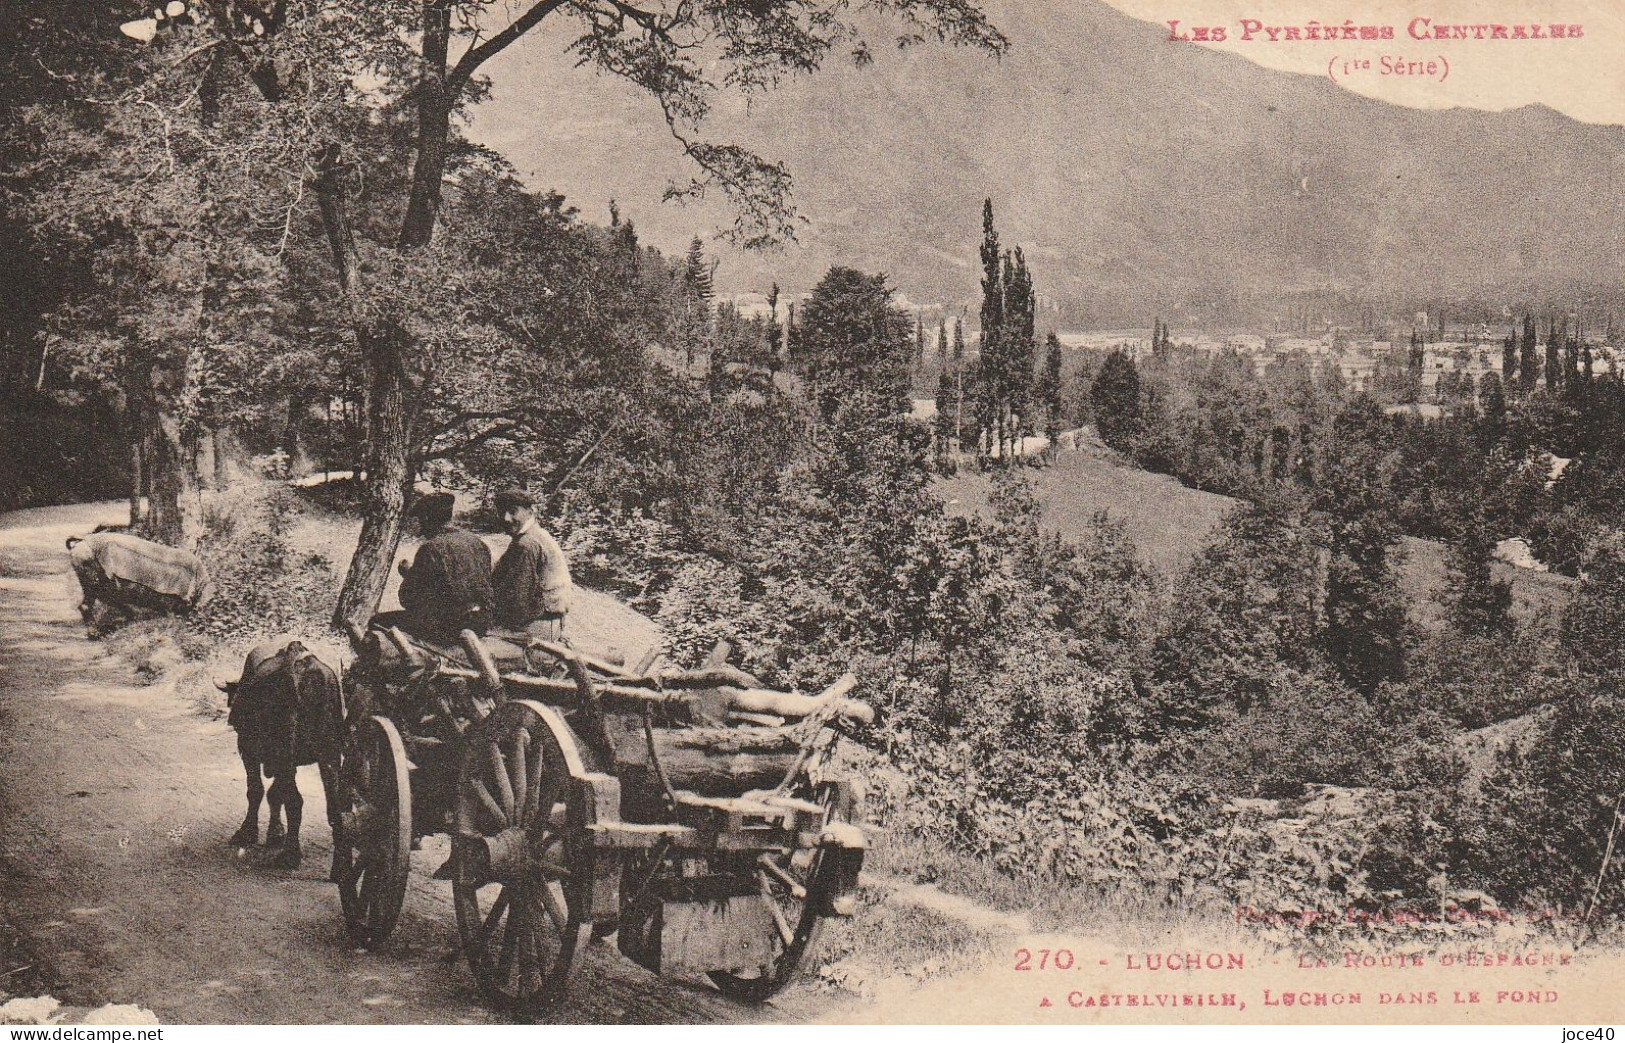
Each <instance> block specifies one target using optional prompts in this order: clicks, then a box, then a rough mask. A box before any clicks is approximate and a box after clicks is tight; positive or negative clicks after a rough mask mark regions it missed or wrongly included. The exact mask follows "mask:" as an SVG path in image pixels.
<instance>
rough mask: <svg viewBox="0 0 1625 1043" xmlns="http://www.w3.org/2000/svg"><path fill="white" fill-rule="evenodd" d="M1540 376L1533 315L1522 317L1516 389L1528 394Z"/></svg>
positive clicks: (1538, 350) (1538, 351)
mask: <svg viewBox="0 0 1625 1043" xmlns="http://www.w3.org/2000/svg"><path fill="white" fill-rule="evenodd" d="M1539 378H1540V346H1539V345H1538V344H1537V343H1536V337H1535V317H1534V316H1533V315H1525V316H1524V317H1523V337H1522V339H1520V340H1519V342H1518V390H1520V391H1522V392H1523V393H1524V394H1526V395H1527V394H1529V393H1530V392H1532V391H1534V390H1535V385H1536V384H1537V383H1538V382H1539Z"/></svg>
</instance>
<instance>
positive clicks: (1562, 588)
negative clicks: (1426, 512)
mask: <svg viewBox="0 0 1625 1043" xmlns="http://www.w3.org/2000/svg"><path fill="white" fill-rule="evenodd" d="M1027 473H1028V474H1029V475H1030V476H1031V477H1032V480H1033V484H1034V487H1035V493H1036V495H1037V496H1038V500H1039V502H1040V503H1041V504H1043V506H1044V523H1045V525H1046V526H1048V527H1050V528H1053V529H1055V530H1057V531H1059V532H1060V533H1061V534H1062V535H1069V536H1070V535H1077V534H1079V533H1081V532H1082V531H1083V529H1084V527H1085V526H1086V525H1087V524H1088V522H1089V519H1091V518H1092V517H1094V516H1095V515H1096V514H1099V513H1101V512H1105V514H1106V515H1107V516H1108V517H1110V518H1112V519H1113V520H1116V521H1120V522H1122V523H1124V524H1125V525H1126V526H1127V527H1128V531H1129V535H1130V536H1132V537H1133V539H1134V541H1135V543H1136V544H1138V546H1139V548H1140V555H1141V557H1142V559H1143V560H1144V561H1145V562H1146V563H1147V564H1148V565H1151V566H1152V567H1153V568H1155V569H1156V570H1157V571H1158V572H1160V573H1161V574H1162V575H1163V576H1164V577H1165V578H1167V579H1170V580H1171V579H1173V578H1174V577H1176V576H1178V575H1179V573H1181V572H1182V571H1184V569H1185V568H1186V567H1188V566H1189V564H1190V562H1191V560H1192V559H1193V558H1195V557H1196V555H1197V553H1198V552H1199V551H1201V549H1202V547H1203V546H1205V545H1206V544H1207V543H1208V541H1209V540H1210V539H1211V538H1212V536H1213V533H1214V530H1216V529H1217V528H1218V527H1219V524H1220V523H1221V522H1222V521H1223V520H1224V516H1225V515H1226V514H1227V513H1228V512H1229V511H1230V510H1231V509H1232V508H1234V507H1235V506H1236V505H1237V504H1238V503H1239V502H1240V501H1238V500H1235V499H1233V498H1231V497H1229V496H1219V495H1217V494H1215V493H1205V492H1201V491H1199V490H1196V489H1190V488H1186V487H1185V486H1183V485H1181V484H1180V483H1179V481H1178V480H1177V479H1175V478H1171V477H1169V476H1168V475H1162V474H1153V473H1151V472H1149V471H1142V470H1140V469H1138V468H1134V467H1125V466H1122V465H1121V464H1119V463H1117V462H1116V461H1115V460H1114V459H1112V458H1111V457H1110V456H1109V454H1107V453H1106V451H1105V450H1103V449H1099V448H1095V449H1091V448H1088V447H1085V448H1083V449H1079V450H1076V451H1065V452H1062V454H1061V455H1060V458H1059V459H1058V460H1057V461H1056V462H1055V464H1054V465H1053V466H1051V467H1045V468H1042V469H1040V470H1035V471H1030V472H1027ZM990 489H991V484H990V482H989V481H988V479H987V477H986V476H985V475H981V474H976V473H974V472H970V471H966V472H962V473H960V474H958V475H956V476H954V477H953V478H947V479H943V480H942V481H940V482H939V483H938V485H937V492H938V493H939V495H941V496H942V497H943V499H944V500H946V501H947V502H948V508H949V510H950V511H952V512H954V513H960V514H972V513H978V512H981V513H985V512H986V511H987V506H988V493H989V491H990ZM1401 543H1402V547H1403V551H1404V553H1403V561H1402V563H1401V565H1400V584H1401V586H1402V587H1403V588H1404V590H1405V594H1406V596H1407V600H1408V601H1409V603H1410V606H1411V615H1412V617H1413V618H1415V619H1416V620H1417V621H1418V622H1419V623H1421V624H1422V625H1424V626H1434V625H1437V623H1438V620H1439V618H1440V616H1439V608H1438V605H1437V604H1436V602H1435V601H1434V595H1435V593H1436V592H1438V591H1439V590H1440V589H1442V588H1443V586H1444V582H1445V575H1446V566H1445V547H1444V545H1443V544H1440V543H1438V542H1437V541H1434V540H1419V539H1413V538H1411V537H1406V538H1405V539H1404V540H1402V541H1401ZM1495 572H1496V575H1498V576H1499V577H1501V578H1503V579H1510V580H1511V581H1512V584H1513V586H1512V590H1513V614H1514V616H1516V617H1517V618H1518V619H1519V620H1520V621H1528V620H1533V619H1540V620H1543V621H1545V622H1547V623H1548V624H1555V622H1556V617H1557V614H1558V613H1559V612H1560V611H1561V609H1562V606H1563V604H1564V602H1565V601H1566V600H1567V597H1568V595H1567V590H1568V587H1569V586H1570V585H1572V583H1573V581H1572V580H1570V579H1568V578H1566V577H1563V576H1558V575H1554V574H1552V573H1547V572H1536V571H1534V570H1531V569H1519V568H1514V567H1512V566H1510V565H1505V564H1500V563H1498V564H1496V566H1495Z"/></svg>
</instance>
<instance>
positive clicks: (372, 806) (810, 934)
mask: <svg viewBox="0 0 1625 1043" xmlns="http://www.w3.org/2000/svg"><path fill="white" fill-rule="evenodd" d="M350 638H351V641H352V643H353V644H354V645H355V648H356V652H357V657H356V660H355V663H354V665H353V666H352V667H351V669H350V678H349V680H350V682H351V683H350V684H349V685H347V686H346V687H347V690H348V691H350V692H352V693H353V700H354V705H355V709H353V710H352V716H351V721H352V726H353V729H352V732H351V739H350V743H349V746H348V749H347V751H346V754H345V758H344V766H343V770H342V773H341V784H340V786H339V788H338V796H339V808H340V815H339V822H340V825H339V826H338V827H337V836H336V840H335V844H336V847H337V848H338V856H337V859H336V862H335V871H336V875H337V880H338V884H339V896H340V901H341V904H342V906H343V910H344V918H345V922H346V924H347V926H348V927H349V930H350V933H351V935H352V937H353V939H354V940H355V941H356V942H357V943H358V944H360V945H362V946H365V947H368V948H375V947H377V946H380V945H382V944H383V943H384V941H385V940H386V939H387V938H388V937H389V934H390V932H391V931H392V930H393V929H394V926H395V923H396V920H397V918H398V917H399V915H400V911H401V906H402V902H403V899H404V896H405V892H406V882H407V874H408V863H409V860H410V849H411V847H412V846H413V842H414V840H415V838H417V837H419V836H423V835H428V834H432V833H442V832H443V833H447V834H449V836H450V841H451V857H450V859H449V860H448V861H447V863H446V865H445V866H443V867H442V868H441V870H440V872H439V873H437V874H436V875H437V876H438V877H441V878H449V879H450V882H451V888H452V894H453V899H454V905H455V909H456V917H457V929H458V933H459V936H460V940H461V943H462V949H463V953H464V956H465V957H466V959H467V961H468V965H469V967H470V968H471V969H472V971H473V973H474V976H475V978H476V979H477V980H478V982H479V986H480V989H481V991H482V992H483V993H484V994H485V996H486V997H487V999H488V1000H489V1001H491V1002H492V1003H493V1004H495V1005H497V1006H500V1007H502V1008H505V1009H510V1010H516V1011H520V1012H536V1011H539V1010H543V1009H545V1008H547V1007H549V1006H551V1005H552V1004H554V1003H556V1002H557V1001H558V1000H559V999H560V998H561V997H562V996H563V994H564V991H565V985H566V981H567V977H568V974H569V970H570V965H571V962H572V959H573V957H574V955H575V953H576V951H577V948H578V947H579V946H580V945H581V944H582V942H583V938H584V937H585V936H592V937H597V938H608V937H609V936H610V935H611V934H614V936H615V938H616V944H617V946H618V947H619V949H620V951H621V952H622V953H623V954H625V955H626V956H628V957H629V958H631V959H632V960H634V961H636V962H637V963H639V964H641V965H643V966H645V967H647V968H649V969H650V970H652V971H654V972H655V973H657V974H673V973H689V974H694V975H696V976H698V975H704V976H706V977H709V979H710V980H711V981H712V982H713V983H714V984H715V985H716V987H717V988H718V989H719V990H721V991H722V992H723V993H724V994H726V995H728V996H731V997H734V998H737V999H741V1000H744V1001H748V1002H761V1001H764V1000H766V999H768V998H769V997H771V996H773V995H774V994H775V993H777V992H778V991H779V990H780V989H782V988H783V987H784V986H785V985H786V984H787V983H788V982H789V981H790V980H791V979H792V977H793V976H794V975H795V973H796V970H797V968H798V967H799V965H800V964H801V962H802V960H803V959H804V958H805V956H806V955H807V952H808V949H809V948H810V947H811V946H812V945H813V942H814V939H815V938H816V936H817V934H818V930H819V926H820V924H821V923H822V921H823V920H824V919H825V918H827V917H832V916H850V915H851V914H852V912H853V911H854V908H855V902H856V896H855V891H856V888H857V879H858V871H859V868H860V867H861V865H862V861H863V852H864V848H865V839H864V835H863V832H862V831H861V830H860V829H859V828H858V826H857V825H855V824H854V818H855V815H856V801H857V799H858V797H859V793H858V791H857V787H856V785H855V780H853V779H850V778H846V777H842V776H840V775H838V774H837V773H836V772H835V770H834V766H833V764H832V758H831V752H832V750H833V749H834V746H835V743H836V740H837V738H838V736H839V735H840V733H842V732H843V731H844V730H846V729H847V728H848V727H850V726H852V725H854V724H864V723H868V721H869V720H870V719H871V718H872V711H870V710H869V708H868V707H867V706H865V705H864V704H862V703H860V702H857V701H856V700H853V699H850V698H848V697H847V694H848V692H850V690H851V689H852V687H853V686H854V684H855V681H854V680H853V679H852V678H851V677H850V676H848V677H845V678H842V679H841V681H839V682H837V683H836V684H835V685H834V686H832V687H831V688H830V689H829V690H827V691H825V692H824V693H823V694H822V695H819V696H806V695H799V694H794V693H784V692H774V691H768V690H764V689H762V688H760V687H759V686H757V685H756V683H755V681H754V678H751V677H750V676H749V675H748V674H745V673H743V672H742V671H739V670H736V669H734V668H731V667H729V666H727V665H726V663H725V662H724V661H719V660H725V658H726V652H725V651H722V652H721V654H720V655H718V654H717V653H713V657H712V660H711V661H710V662H708V664H707V666H706V667H703V668H701V669H699V670H692V671H671V670H668V671H662V672H658V673H652V672H649V670H650V667H651V666H652V656H651V661H646V662H645V663H643V664H642V665H641V668H639V669H632V670H628V669H625V668H623V667H621V666H619V665H617V664H614V663H610V662H606V661H603V660H600V659H597V658H595V657H593V656H590V655H587V654H584V653H580V652H577V651H575V650H572V649H570V648H568V647H564V646H561V645H556V644H550V643H547V642H542V641H531V642H529V643H528V645H527V646H526V647H519V646H517V645H515V644H511V643H508V642H505V641H501V640H497V639H494V638H486V639H483V640H482V639H480V638H478V637H476V636H475V635H474V634H473V633H472V632H470V631H464V632H463V634H462V640H461V644H460V646H458V647H438V646H435V645H432V644H428V643H425V642H422V641H420V640H417V639H413V638H409V637H407V636H406V635H404V634H403V633H402V632H401V631H399V630H398V629H373V630H371V631H368V632H365V633H363V632H361V631H360V630H359V629H352V630H351V632H350Z"/></svg>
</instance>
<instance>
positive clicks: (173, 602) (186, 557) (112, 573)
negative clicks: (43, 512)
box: [68, 532, 212, 627]
mask: <svg viewBox="0 0 1625 1043" xmlns="http://www.w3.org/2000/svg"><path fill="white" fill-rule="evenodd" d="M68 557H69V559H70V560H71V561H72V562H73V571H74V573H75V574H76V575H78V577H79V587H80V590H81V591H82V592H83V594H84V597H83V600H82V601H80V603H79V614H80V616H82V617H83V618H84V621H85V625H86V626H87V627H88V626H92V625H93V624H94V621H95V617H96V602H98V601H100V602H102V603H104V604H105V605H107V607H109V608H116V609H119V610H120V611H121V612H123V613H124V614H125V615H126V616H129V615H132V614H133V612H134V610H135V609H136V608H150V609H156V610H157V611H160V612H174V613H179V614H181V615H185V614H186V613H188V612H190V611H192V609H194V608H196V607H197V606H199V605H201V604H203V603H204V602H205V601H207V600H208V597H209V595H210V594H211V593H212V590H211V588H210V586H209V574H208V572H207V570H205V569H204V567H203V562H201V561H200V560H198V557H197V555H195V554H193V553H191V552H190V551H184V550H179V549H177V548H175V547H165V546H164V545H163V544H161V543H153V542H151V541H149V540H143V539H141V538H140V537H137V536H131V535H129V534H128V533H123V532H93V533H91V534H90V535H88V536H83V537H80V536H70V537H69V538H68Z"/></svg>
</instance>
